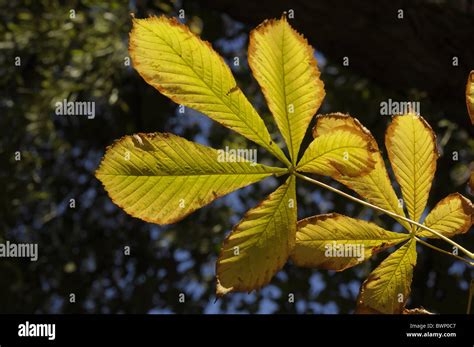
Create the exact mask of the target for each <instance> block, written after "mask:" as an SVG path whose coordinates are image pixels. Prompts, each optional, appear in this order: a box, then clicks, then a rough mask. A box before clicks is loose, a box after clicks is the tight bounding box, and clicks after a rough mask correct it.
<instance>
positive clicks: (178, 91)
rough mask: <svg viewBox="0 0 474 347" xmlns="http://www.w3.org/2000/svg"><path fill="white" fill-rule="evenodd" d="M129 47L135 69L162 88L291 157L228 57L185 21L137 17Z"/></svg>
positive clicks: (279, 154)
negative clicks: (276, 139) (247, 94)
mask: <svg viewBox="0 0 474 347" xmlns="http://www.w3.org/2000/svg"><path fill="white" fill-rule="evenodd" d="M129 51H130V56H131V58H132V61H133V66H134V67H135V69H136V70H137V71H138V72H139V73H140V75H141V76H142V77H143V79H144V80H145V81H146V82H147V83H149V84H150V85H152V86H153V87H155V88H156V89H158V90H159V91H160V92H161V93H163V94H164V95H166V96H167V97H169V98H170V99H171V100H173V101H174V102H176V103H179V104H183V105H185V106H188V107H191V108H193V109H195V110H198V111H200V112H202V113H204V114H206V115H207V116H209V117H210V118H212V119H213V120H215V121H217V122H219V123H221V124H222V125H224V126H226V127H228V128H230V129H232V130H234V131H236V132H238V133H239V134H241V135H243V136H245V137H246V138H248V139H249V140H252V141H254V142H255V143H258V144H259V145H261V146H262V147H264V148H266V149H267V150H268V151H270V152H271V153H273V154H274V155H275V156H276V157H277V158H279V159H280V160H282V161H283V162H285V163H288V159H286V157H285V155H284V154H283V152H282V150H281V149H280V148H279V147H278V146H276V144H275V143H274V142H273V141H272V139H271V137H270V134H269V133H268V130H267V128H266V127H265V124H264V123H263V120H262V119H261V118H260V116H259V115H258V114H257V112H256V111H255V109H254V108H253V106H252V105H251V104H250V103H249V101H248V100H247V98H246V97H245V95H244V94H243V93H242V91H241V90H240V88H239V87H238V86H237V82H236V81H235V79H234V77H233V75H232V73H231V71H230V69H229V67H228V66H227V65H226V64H225V62H224V60H223V59H222V58H221V56H219V54H217V53H216V51H214V50H213V49H212V47H211V45H210V44H209V43H208V42H205V41H202V40H201V39H200V38H199V37H198V36H196V35H195V34H194V33H192V32H191V31H190V30H189V29H188V28H187V27H186V26H184V25H182V24H180V23H179V22H178V21H177V20H175V19H170V18H166V17H164V16H162V17H150V18H147V19H134V20H133V29H132V31H131V33H130V47H129Z"/></svg>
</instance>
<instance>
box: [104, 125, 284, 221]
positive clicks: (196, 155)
mask: <svg viewBox="0 0 474 347" xmlns="http://www.w3.org/2000/svg"><path fill="white" fill-rule="evenodd" d="M221 155H222V154H221V153H219V151H217V150H215V149H213V148H209V147H206V146H203V145H199V144H196V143H194V142H191V141H188V140H186V139H183V138H181V137H179V136H176V135H173V134H163V133H153V134H137V135H134V136H125V137H123V138H122V139H120V140H118V141H116V142H115V143H114V144H113V145H112V146H110V147H109V148H108V149H107V152H106V154H105V156H104V158H103V160H102V162H101V164H100V167H99V169H98V170H97V172H96V176H97V178H98V179H99V180H100V181H101V182H102V183H103V185H104V187H105V189H106V191H107V192H108V194H109V196H110V197H111V198H112V200H113V201H114V202H115V203H116V204H117V205H118V206H120V207H122V208H123V209H124V210H125V211H126V212H127V213H129V214H130V215H132V216H134V217H137V218H140V219H142V220H145V221H147V222H152V223H157V224H170V223H174V222H176V221H178V220H180V219H182V218H184V217H185V216H187V215H188V214H190V213H191V212H193V211H195V210H197V209H198V208H200V207H202V206H205V205H207V204H209V203H210V202H211V201H213V200H215V199H217V198H218V197H221V196H223V195H225V194H228V193H230V192H232V191H234V190H236V189H239V188H242V187H245V186H247V185H249V184H251V183H254V182H258V181H260V180H261V179H263V178H265V177H268V176H271V175H272V174H276V175H279V174H283V173H285V172H286V171H287V169H282V168H274V167H269V166H265V165H260V164H256V163H252V162H249V161H245V160H244V159H243V158H239V157H236V158H235V162H223V160H222V158H220V156H221Z"/></svg>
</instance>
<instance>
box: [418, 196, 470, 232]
mask: <svg viewBox="0 0 474 347" xmlns="http://www.w3.org/2000/svg"><path fill="white" fill-rule="evenodd" d="M473 213H474V208H473V205H472V202H471V201H470V200H469V199H467V198H465V197H464V196H462V195H461V194H459V193H454V194H450V195H448V196H447V197H445V198H444V199H443V200H441V201H440V202H438V204H436V206H435V207H434V208H433V209H432V210H431V212H430V213H429V214H428V216H426V218H425V221H424V223H423V224H424V225H426V226H427V227H430V228H431V229H434V230H436V231H439V232H440V233H441V234H443V235H444V236H446V237H449V238H451V237H453V236H455V235H457V234H463V233H465V232H467V231H468V230H469V229H470V228H471V226H472V219H473ZM418 230H419V231H418V233H417V236H418V237H430V238H437V237H438V236H436V235H434V234H433V233H430V232H429V231H426V230H420V229H418Z"/></svg>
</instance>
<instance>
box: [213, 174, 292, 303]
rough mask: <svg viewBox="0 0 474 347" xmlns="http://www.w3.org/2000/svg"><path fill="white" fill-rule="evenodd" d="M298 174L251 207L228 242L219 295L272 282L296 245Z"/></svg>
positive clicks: (219, 264) (220, 261)
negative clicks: (296, 181)
mask: <svg viewBox="0 0 474 347" xmlns="http://www.w3.org/2000/svg"><path fill="white" fill-rule="evenodd" d="M295 232H296V192H295V176H293V175H291V176H290V177H289V178H288V179H287V181H286V182H285V183H284V184H283V185H282V186H280V187H279V188H278V189H277V190H276V191H275V192H273V193H272V194H270V195H269V196H268V197H267V199H265V200H264V201H263V202H261V203H260V204H259V205H258V206H257V207H255V208H253V209H251V210H249V211H248V212H247V214H246V215H245V217H244V218H243V219H242V221H241V222H240V223H239V224H238V225H236V226H235V228H234V230H233V231H232V232H231V233H230V235H229V236H228V237H227V239H226V240H225V241H224V245H223V247H222V250H221V254H220V256H219V259H218V260H217V269H216V273H217V294H218V295H224V294H226V293H228V292H231V291H246V292H250V291H252V290H255V289H258V288H260V287H262V286H264V285H266V284H267V283H268V282H270V280H271V278H272V277H273V275H275V274H276V273H277V272H278V271H279V270H280V269H281V268H282V267H283V265H284V264H285V262H286V261H287V259H288V256H289V254H290V252H291V250H292V249H293V247H294V245H295Z"/></svg>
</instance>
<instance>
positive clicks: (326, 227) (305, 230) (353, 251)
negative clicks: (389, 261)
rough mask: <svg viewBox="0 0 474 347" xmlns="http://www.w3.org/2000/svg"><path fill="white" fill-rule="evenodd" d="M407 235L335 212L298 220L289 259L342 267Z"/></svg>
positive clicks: (363, 258)
mask: <svg viewBox="0 0 474 347" xmlns="http://www.w3.org/2000/svg"><path fill="white" fill-rule="evenodd" d="M408 237H409V235H408V234H399V233H394V232H391V231H387V230H384V229H382V228H380V227H379V226H378V225H376V224H374V223H370V222H366V221H363V220H359V219H354V218H350V217H347V216H344V215H340V214H337V213H330V214H323V215H318V216H314V217H310V218H306V219H303V220H301V221H299V222H298V229H297V232H296V246H295V249H294V250H293V253H292V256H291V259H292V260H293V262H294V263H295V264H296V265H297V266H302V267H315V268H319V269H327V270H336V271H342V270H345V269H347V268H349V267H352V266H355V265H357V264H360V263H361V262H363V261H365V260H367V259H369V258H370V257H371V256H372V255H373V254H374V253H377V252H380V251H382V250H384V249H387V248H389V247H391V246H393V245H396V244H398V243H400V242H402V241H404V240H406V239H407V238H408Z"/></svg>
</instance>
